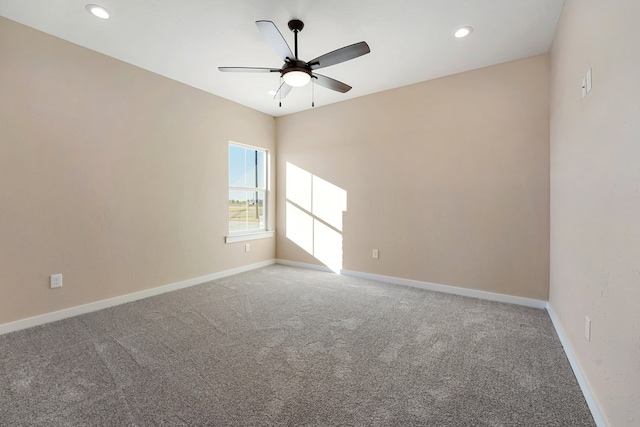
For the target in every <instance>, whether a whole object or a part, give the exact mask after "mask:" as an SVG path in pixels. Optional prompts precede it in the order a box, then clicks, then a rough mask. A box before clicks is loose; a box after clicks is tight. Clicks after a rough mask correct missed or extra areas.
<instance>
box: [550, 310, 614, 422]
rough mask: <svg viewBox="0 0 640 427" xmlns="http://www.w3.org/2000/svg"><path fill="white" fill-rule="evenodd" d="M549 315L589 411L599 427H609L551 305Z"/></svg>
mask: <svg viewBox="0 0 640 427" xmlns="http://www.w3.org/2000/svg"><path fill="white" fill-rule="evenodd" d="M546 308H547V313H549V317H550V318H551V322H553V326H554V328H555V329H556V333H557V334H558V338H559V339H560V342H561V343H562V347H564V353H565V354H566V355H567V359H569V364H571V369H573V373H574V375H575V376H576V379H577V380H578V384H579V385H580V389H581V390H582V394H583V395H584V399H585V400H586V401H587V405H589V410H590V411H591V416H593V420H594V421H595V423H596V425H597V426H598V427H607V422H606V421H605V420H604V416H603V415H602V411H600V406H599V405H598V402H597V401H596V399H595V396H594V395H593V393H591V388H590V387H589V383H588V382H587V379H586V378H585V376H584V375H583V374H582V369H580V364H579V363H578V359H576V357H575V355H574V354H573V350H572V348H571V345H570V344H569V341H568V340H567V336H566V334H565V333H564V328H563V327H562V324H561V323H560V319H558V316H556V314H555V312H554V311H553V309H552V308H551V305H549V304H548V303H547V307H546Z"/></svg>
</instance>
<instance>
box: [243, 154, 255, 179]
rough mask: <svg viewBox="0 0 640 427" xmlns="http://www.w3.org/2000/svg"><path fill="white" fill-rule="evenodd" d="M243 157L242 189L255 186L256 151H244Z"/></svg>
mask: <svg viewBox="0 0 640 427" xmlns="http://www.w3.org/2000/svg"><path fill="white" fill-rule="evenodd" d="M244 153H245V157H244V171H245V182H246V184H245V185H244V187H255V186H256V150H251V149H246V150H245V152H244Z"/></svg>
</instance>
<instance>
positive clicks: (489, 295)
mask: <svg viewBox="0 0 640 427" xmlns="http://www.w3.org/2000/svg"><path fill="white" fill-rule="evenodd" d="M276 261H277V263H278V264H282V265H288V266H291V267H299V268H307V269H312V270H319V271H326V272H328V273H333V271H332V270H331V269H330V268H328V267H325V266H322V265H316V264H306V263H303V262H296V261H288V260H283V259H278V260H276ZM340 274H342V275H344V276H351V277H359V278H361V279H369V280H375V281H377V282H383V283H392V284H394V285H402V286H410V287H412V288H419V289H426V290H428V291H436V292H444V293H447V294H455V295H462V296H465V297H472V298H479V299H485V300H490V301H498V302H505V303H509V304H517V305H524V306H526V307H533V308H540V309H544V308H547V302H546V301H542V300H537V299H532V298H524V297H516V296H512V295H505V294H497V293H494V292H487V291H478V290H475V289H467V288H459V287H456V286H449V285H438V284H436V283H429V282H421V281H418V280H410V279H402V278H399V277H392V276H383V275H380V274H371V273H362V272H359V271H350V270H340Z"/></svg>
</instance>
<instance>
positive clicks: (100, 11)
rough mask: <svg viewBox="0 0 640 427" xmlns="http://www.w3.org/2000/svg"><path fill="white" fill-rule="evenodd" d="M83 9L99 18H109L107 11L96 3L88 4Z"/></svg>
mask: <svg viewBox="0 0 640 427" xmlns="http://www.w3.org/2000/svg"><path fill="white" fill-rule="evenodd" d="M85 9H87V12H89V13H90V14H92V15H93V16H97V17H98V18H101V19H109V11H108V10H107V9H105V8H104V7H102V6H98V5H97V4H88V5H86V6H85Z"/></svg>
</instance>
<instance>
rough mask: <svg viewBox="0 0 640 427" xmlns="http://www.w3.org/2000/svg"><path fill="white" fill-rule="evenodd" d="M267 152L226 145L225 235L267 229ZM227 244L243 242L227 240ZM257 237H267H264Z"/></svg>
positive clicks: (236, 145) (242, 146)
mask: <svg viewBox="0 0 640 427" xmlns="http://www.w3.org/2000/svg"><path fill="white" fill-rule="evenodd" d="M266 212H267V151H266V150H262V149H259V148H254V147H249V146H245V145H238V144H234V143H230V144H229V234H230V235H231V236H230V237H232V236H234V235H243V234H244V235H248V234H254V233H261V232H265V231H266V230H267V226H266V224H267V221H266ZM230 237H227V242H230V241H238V240H245V239H230ZM257 237H269V236H267V235H264V236H257Z"/></svg>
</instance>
